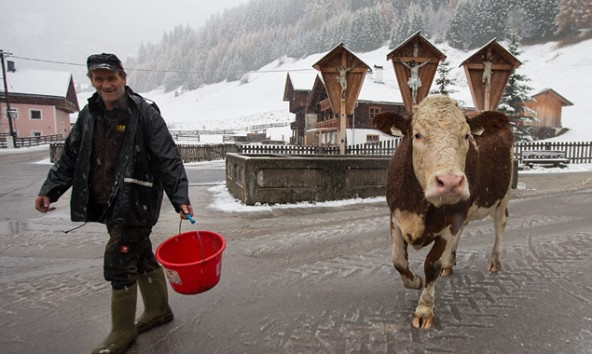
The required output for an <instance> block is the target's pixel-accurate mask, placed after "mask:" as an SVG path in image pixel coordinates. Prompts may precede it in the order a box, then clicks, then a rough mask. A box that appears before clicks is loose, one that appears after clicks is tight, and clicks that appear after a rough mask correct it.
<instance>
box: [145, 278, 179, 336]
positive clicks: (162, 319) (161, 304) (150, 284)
mask: <svg viewBox="0 0 592 354" xmlns="http://www.w3.org/2000/svg"><path fill="white" fill-rule="evenodd" d="M138 286H139V287H140V293H141V294H142V300H144V313H142V315H141V316H140V318H139V319H138V321H137V322H136V328H137V329H138V333H144V332H146V331H149V330H151V329H152V328H154V327H158V326H161V325H163V324H165V323H169V322H171V321H172V320H173V318H174V317H175V316H174V315H173V311H172V310H171V308H170V306H169V296H168V292H167V282H166V278H165V276H164V271H163V270H162V268H158V269H156V270H154V271H152V272H150V273H146V274H142V275H140V276H138Z"/></svg>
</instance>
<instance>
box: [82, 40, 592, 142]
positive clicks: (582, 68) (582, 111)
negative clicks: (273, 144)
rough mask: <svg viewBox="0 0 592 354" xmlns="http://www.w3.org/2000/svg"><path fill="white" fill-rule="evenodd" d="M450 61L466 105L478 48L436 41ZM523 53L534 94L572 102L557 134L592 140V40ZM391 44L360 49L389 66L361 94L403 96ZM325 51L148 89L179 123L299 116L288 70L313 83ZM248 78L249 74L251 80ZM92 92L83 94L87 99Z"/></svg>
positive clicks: (236, 124) (233, 125) (276, 135)
mask: <svg viewBox="0 0 592 354" xmlns="http://www.w3.org/2000/svg"><path fill="white" fill-rule="evenodd" d="M436 46H437V47H438V49H440V50H441V51H442V52H443V53H444V54H445V55H446V56H447V59H448V61H449V62H450V64H451V65H450V66H451V69H452V71H451V77H453V78H454V79H456V83H457V85H456V87H454V89H455V90H457V92H456V93H454V94H452V96H453V97H454V98H456V99H458V100H460V101H462V102H463V103H464V104H466V105H472V99H471V95H470V92H469V89H468V85H467V81H466V77H465V74H464V71H463V69H462V68H460V67H459V65H460V64H461V63H462V62H463V61H464V60H465V59H467V58H468V57H469V56H471V55H472V54H473V53H474V52H473V51H461V50H457V49H453V48H451V47H449V46H447V45H446V44H437V45H436ZM521 49H522V51H523V52H522V54H521V55H520V56H519V57H518V59H520V60H521V61H522V63H523V64H522V66H521V67H520V68H519V69H518V71H519V72H520V73H522V74H524V75H526V76H527V77H528V78H529V79H530V81H529V82H528V85H529V86H531V87H532V88H533V91H532V92H531V94H534V93H537V92H540V91H542V90H544V89H547V88H552V89H553V90H555V91H556V92H558V93H559V94H560V95H562V96H564V97H565V98H567V99H568V100H569V101H571V102H572V103H573V106H571V107H564V109H563V126H564V127H567V128H569V132H567V133H566V134H564V135H562V136H560V137H558V138H555V139H556V140H562V141H590V140H592V117H591V115H590V112H592V89H591V88H590V87H591V85H590V78H592V40H586V41H584V42H581V43H578V44H574V45H569V46H565V47H558V45H557V43H555V42H550V43H546V44H543V45H534V46H524V47H522V48H521ZM388 52H389V50H388V48H387V47H383V48H380V49H378V50H375V51H373V52H369V53H355V54H356V55H357V56H358V57H359V58H360V59H362V60H363V61H364V62H365V63H366V64H367V65H368V66H370V67H371V68H373V67H374V65H378V66H382V67H384V71H383V81H384V84H383V85H375V84H374V83H373V82H372V80H371V79H367V80H366V81H365V83H364V87H363V88H362V93H361V96H362V95H363V96H364V98H366V99H375V100H389V101H391V102H401V101H402V100H401V98H400V93H399V90H398V88H397V85H396V80H395V74H394V70H393V67H392V64H391V63H390V62H387V60H386V54H387V53H388ZM324 54H325V53H320V54H315V55H311V56H309V57H306V58H302V59H298V60H296V59H292V58H285V57H284V58H282V59H281V60H276V61H274V62H273V63H270V64H268V65H266V66H265V67H263V68H261V69H260V70H258V71H256V72H252V73H248V74H245V78H244V80H243V81H242V82H239V81H235V82H222V83H217V84H213V85H207V86H204V87H202V88H200V89H197V90H194V91H187V92H183V93H180V92H177V93H175V92H169V93H164V92H163V91H162V90H155V91H151V92H145V93H143V95H144V96H146V97H148V98H150V99H152V100H154V101H156V102H157V103H158V105H159V107H160V108H161V110H162V112H163V116H164V118H165V119H166V120H167V123H168V124H169V125H170V126H171V127H172V128H174V129H204V128H205V129H237V128H241V127H247V126H251V125H257V124H265V123H278V122H292V121H293V120H294V116H293V115H292V114H291V113H289V111H288V102H284V101H283V94H284V87H285V83H286V75H287V73H289V72H290V73H294V74H298V75H300V76H302V75H304V76H306V75H309V77H310V79H309V81H310V87H311V88H312V83H313V81H312V80H314V77H315V75H316V73H317V71H316V70H315V69H313V68H312V65H313V64H314V63H316V62H317V61H318V60H319V59H320V58H322V56H323V55H324ZM247 78H248V80H247ZM88 96H89V92H85V93H82V94H80V96H79V102H80V103H81V104H83V103H84V102H86V98H87V97H88ZM268 134H269V135H271V138H272V139H274V140H279V139H282V137H283V138H284V140H288V138H289V137H290V136H291V131H290V128H289V127H286V128H276V129H273V130H270V131H268Z"/></svg>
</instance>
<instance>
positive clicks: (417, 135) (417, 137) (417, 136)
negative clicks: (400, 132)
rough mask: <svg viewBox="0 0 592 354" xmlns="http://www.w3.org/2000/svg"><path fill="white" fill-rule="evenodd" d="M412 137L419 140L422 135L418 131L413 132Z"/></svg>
mask: <svg viewBox="0 0 592 354" xmlns="http://www.w3.org/2000/svg"><path fill="white" fill-rule="evenodd" d="M413 138H415V139H417V140H420V139H421V138H422V136H421V134H419V133H415V134H413Z"/></svg>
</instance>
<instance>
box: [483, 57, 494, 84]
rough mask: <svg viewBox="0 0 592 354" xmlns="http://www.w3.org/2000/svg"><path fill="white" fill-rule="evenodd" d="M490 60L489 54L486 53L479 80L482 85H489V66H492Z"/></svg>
mask: <svg viewBox="0 0 592 354" xmlns="http://www.w3.org/2000/svg"><path fill="white" fill-rule="evenodd" d="M491 60H492V58H491V53H488V54H487V58H486V60H485V61H484V62H483V78H482V79H481V82H482V83H483V84H484V85H490V84H491V65H492V64H493V62H492V61H491Z"/></svg>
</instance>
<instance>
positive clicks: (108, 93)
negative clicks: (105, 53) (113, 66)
mask: <svg viewBox="0 0 592 354" xmlns="http://www.w3.org/2000/svg"><path fill="white" fill-rule="evenodd" d="M90 81H91V83H92V85H93V87H94V88H95V90H97V93H98V94H99V96H101V98H102V99H103V102H104V103H105V108H107V109H108V110H110V109H113V108H114V107H115V106H116V104H117V101H118V100H119V99H120V98H121V96H123V94H124V93H125V85H126V80H125V78H124V77H123V75H122V74H121V73H120V72H117V71H111V70H107V69H97V70H95V71H93V72H92V73H91V75H90Z"/></svg>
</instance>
